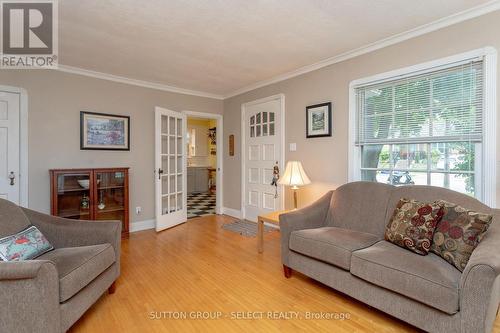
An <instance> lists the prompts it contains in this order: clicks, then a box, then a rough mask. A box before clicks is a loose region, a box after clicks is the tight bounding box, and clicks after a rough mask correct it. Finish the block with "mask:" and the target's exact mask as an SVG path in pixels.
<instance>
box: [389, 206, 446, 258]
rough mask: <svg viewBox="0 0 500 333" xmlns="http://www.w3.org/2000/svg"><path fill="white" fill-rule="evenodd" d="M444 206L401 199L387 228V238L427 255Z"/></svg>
mask: <svg viewBox="0 0 500 333" xmlns="http://www.w3.org/2000/svg"><path fill="white" fill-rule="evenodd" d="M442 216H443V207H442V206H441V205H439V204H438V203H426V202H420V201H417V200H411V199H405V198H403V199H400V200H399V202H398V205H397V206H396V209H395V210H394V213H393V214H392V217H391V220H390V221H389V224H388V225H387V227H386V230H385V239H386V240H387V241H389V242H391V243H394V244H396V245H398V246H401V247H404V248H407V249H409V250H411V251H413V252H415V253H418V254H421V255H427V254H428V253H429V250H430V248H431V244H432V237H433V236H434V230H435V229H436V226H437V224H438V222H439V221H440V220H441V218H442Z"/></svg>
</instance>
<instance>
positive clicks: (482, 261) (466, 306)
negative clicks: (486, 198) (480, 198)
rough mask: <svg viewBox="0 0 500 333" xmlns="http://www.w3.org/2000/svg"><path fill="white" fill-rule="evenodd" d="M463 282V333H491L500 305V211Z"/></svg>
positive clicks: (461, 310) (495, 212)
mask: <svg viewBox="0 0 500 333" xmlns="http://www.w3.org/2000/svg"><path fill="white" fill-rule="evenodd" d="M492 211H493V213H494V217H493V222H492V224H491V226H490V228H489V229H488V231H487V233H486V234H485V236H484V238H483V240H482V241H481V243H479V245H478V246H477V248H476V249H475V250H474V252H473V253H472V255H471V257H470V259H469V262H468V263H467V266H466V267H465V269H464V271H463V273H462V277H461V280H460V313H461V326H462V332H472V331H475V332H491V330H492V327H493V323H494V321H495V318H496V314H497V310H498V304H499V302H500V253H499V252H498V249H499V248H500V210H498V209H494V210H492Z"/></svg>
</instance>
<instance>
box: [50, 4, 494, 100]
mask: <svg viewBox="0 0 500 333" xmlns="http://www.w3.org/2000/svg"><path fill="white" fill-rule="evenodd" d="M486 3H491V1H489V0H440V1H436V0H418V1H415V0H377V1H374V0H251V1H249V0H143V1H138V0H120V1H117V0H114V1H111V0H60V1H59V4H60V5H59V17H60V19H59V31H60V35H59V59H60V63H61V64H64V65H67V66H73V67H78V68H83V69H87V70H91V71H97V72H102V73H108V74H112V75H116V76H121V77H126V78H131V79H135V80H142V81H148V82H153V83H156V84H160V85H168V86H174V87H178V88H183V89H190V90H195V91H202V92H207V93H211V94H216V95H221V96H224V95H228V94H231V93H232V92H234V91H237V90H241V89H242V88H243V87H247V86H251V85H255V84H256V83H258V82H261V81H264V80H269V79H271V78H273V77H276V76H279V75H283V74H284V73H287V72H290V71H294V70H297V69H298V68H301V67H303V66H307V65H311V64H314V63H317V62H319V61H322V60H324V59H327V58H331V57H335V56H338V55H341V54H344V53H346V52H349V51H352V50H354V49H358V48H360V47H363V46H366V45H368V44H371V43H374V42H376V41H379V40H382V39H384V38H387V37H390V36H393V35H396V34H399V33H402V32H405V31H408V30H411V29H415V28H417V27H420V26H422V25H426V24H429V23H431V22H433V21H436V20H439V19H442V18H444V17H448V16H450V15H454V14H456V13H459V12H462V11H465V10H469V9H471V8H473V7H476V6H481V5H484V4H486Z"/></svg>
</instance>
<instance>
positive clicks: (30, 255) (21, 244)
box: [0, 225, 54, 261]
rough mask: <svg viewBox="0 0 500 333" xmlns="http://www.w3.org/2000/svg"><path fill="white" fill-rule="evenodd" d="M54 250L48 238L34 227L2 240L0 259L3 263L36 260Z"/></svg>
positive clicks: (0, 241) (0, 242)
mask: <svg viewBox="0 0 500 333" xmlns="http://www.w3.org/2000/svg"><path fill="white" fill-rule="evenodd" d="M53 249H54V248H53V247H52V245H51V244H50V243H49V241H48V240H47V238H45V236H44V235H43V234H42V233H41V232H40V230H38V228H37V227H35V226H34V225H32V226H31V227H28V228H26V229H24V230H23V231H20V232H18V233H17V234H14V235H12V236H7V237H4V238H2V239H0V259H2V260H3V261H20V260H29V259H34V258H36V257H38V256H41V255H42V254H44V253H45V252H48V251H50V250H53Z"/></svg>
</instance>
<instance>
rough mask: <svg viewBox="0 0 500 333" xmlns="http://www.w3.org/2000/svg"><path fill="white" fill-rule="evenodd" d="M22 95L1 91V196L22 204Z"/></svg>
mask: <svg viewBox="0 0 500 333" xmlns="http://www.w3.org/2000/svg"><path fill="white" fill-rule="evenodd" d="M19 117H20V95H19V94H17V93H10V92H5V91H0V198H1V199H7V200H9V201H12V202H14V203H16V204H20V186H19V170H20V153H19V150H20V146H19V140H20V136H19V133H20V132H19V127H20V122H19Z"/></svg>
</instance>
